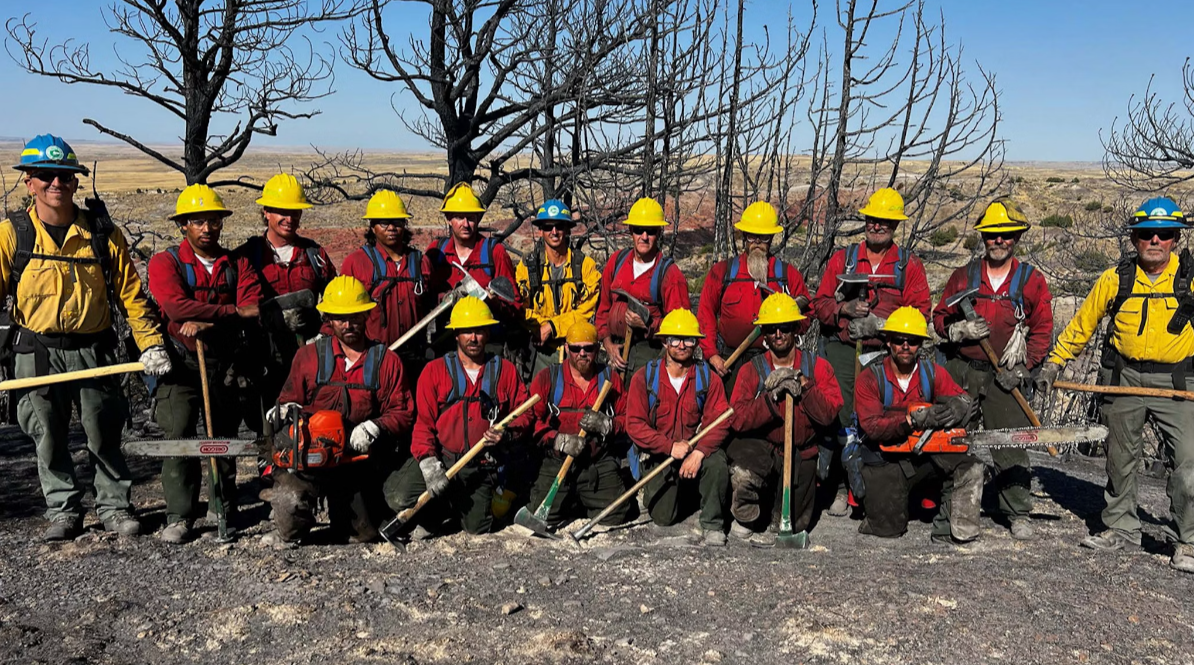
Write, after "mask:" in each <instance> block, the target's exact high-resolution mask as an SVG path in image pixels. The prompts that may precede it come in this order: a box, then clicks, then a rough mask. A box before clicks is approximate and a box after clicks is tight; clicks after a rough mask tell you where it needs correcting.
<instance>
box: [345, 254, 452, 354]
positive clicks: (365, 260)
mask: <svg viewBox="0 0 1194 665" xmlns="http://www.w3.org/2000/svg"><path fill="white" fill-rule="evenodd" d="M378 251H379V252H381V254H382V255H383V256H384V257H385V266H386V276H388V277H409V276H410V267H409V266H408V265H407V257H406V256H405V255H404V256H401V257H399V259H398V261H394V260H393V259H391V258H390V256H389V255H388V254H386V253H385V250H384V249H381V248H380V247H379V248H378ZM418 270H419V272H420V273H422V275H423V282H424V287H423V288H424V292H423V293H422V294H421V295H418V294H416V293H415V282H412V281H407V280H402V281H396V282H391V281H389V280H384V279H379V280H377V281H376V282H374V280H373V262H372V261H370V260H369V255H368V254H366V253H365V250H364V249H358V250H356V251H355V252H353V253H351V254H349V255H348V256H347V257H346V258H345V259H344V264H343V265H342V266H340V272H342V273H343V274H345V275H350V276H352V277H356V278H357V279H359V280H361V283H362V284H364V285H365V288H366V289H368V290H369V295H371V296H372V297H373V299H374V300H375V301H377V307H374V308H373V309H372V310H371V311H370V312H369V319H368V320H367V321H366V322H365V331H366V332H367V333H368V335H369V339H376V340H379V341H381V342H382V343H384V344H387V345H389V344H393V343H394V340H396V339H398V338H399V337H401V336H402V334H403V333H405V332H406V331H407V330H410V328H411V326H413V325H414V324H416V323H418V321H419V320H420V319H422V318H423V317H424V316H426V315H427V312H429V311H431V303H433V302H434V301H435V294H433V293H431V290H432V289H431V259H429V258H427V255H426V254H423V258H422V260H421V262H420V264H419V269H418ZM457 272H459V271H457ZM387 287H388V289H387ZM383 290H386V293H385V295H384V296H382V295H381V292H382V291H383ZM379 296H381V299H380V300H378V298H379Z"/></svg>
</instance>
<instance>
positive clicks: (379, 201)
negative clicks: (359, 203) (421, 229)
mask: <svg viewBox="0 0 1194 665" xmlns="http://www.w3.org/2000/svg"><path fill="white" fill-rule="evenodd" d="M361 219H410V213H408V212H407V211H406V204H405V203H403V202H402V199H400V198H398V195H397V194H395V193H394V192H391V191H390V190H388V189H379V190H377V192H376V193H375V194H374V195H373V196H371V197H369V205H367V206H365V216H364V217H362V218H361Z"/></svg>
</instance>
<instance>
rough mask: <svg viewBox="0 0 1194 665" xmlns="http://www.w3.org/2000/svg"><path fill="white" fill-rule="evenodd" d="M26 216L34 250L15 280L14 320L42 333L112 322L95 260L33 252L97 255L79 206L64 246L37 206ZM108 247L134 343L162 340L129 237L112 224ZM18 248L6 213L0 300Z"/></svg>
mask: <svg viewBox="0 0 1194 665" xmlns="http://www.w3.org/2000/svg"><path fill="white" fill-rule="evenodd" d="M29 218H30V219H31V220H32V221H33V228H34V230H35V231H36V233H37V240H36V242H35V243H34V245H33V254H34V256H33V257H32V258H30V259H29V264H28V265H27V266H26V267H25V271H24V272H23V273H22V274H21V281H20V283H19V284H18V285H17V293H16V297H15V298H14V301H15V307H14V311H13V322H14V323H16V324H17V325H19V326H21V327H23V328H26V329H28V330H31V331H33V332H35V333H42V334H49V333H53V334H62V333H79V334H90V333H98V332H103V331H104V330H107V329H109V328H111V327H112V316H111V313H110V310H109V307H108V287H107V285H106V284H104V274H103V269H102V268H101V267H100V265H99V264H98V263H72V262H70V261H55V260H52V259H43V258H39V257H38V256H37V255H38V254H46V255H50V256H62V257H71V258H80V259H94V258H96V256H95V253H94V252H92V251H91V231H89V230H88V227H87V220H86V217H85V216H84V214H83V211H82V209H79V211H78V213H77V214H76V215H75V221H74V222H73V223H72V224H71V226H70V229H69V230H68V231H67V232H66V239H65V240H64V241H63V243H62V247H58V246H57V245H56V244H55V243H54V240H53V238H51V237H50V234H49V233H47V232H46V229H45V226H44V225H43V224H42V222H41V220H39V219H38V218H37V210H36V206H34V207H31V208H30V209H29ZM108 247H109V251H110V256H111V257H112V281H113V285H112V288H113V291H114V292H115V294H116V295H117V296H118V297H119V298H120V300H121V303H122V304H123V309H124V311H125V313H126V315H127V317H128V322H129V326H130V327H131V328H132V331H133V338H134V339H135V340H136V342H137V346H138V347H140V348H141V350H142V351H144V350H145V349H147V348H149V347H151V346H157V345H160V344H165V339H164V338H163V337H162V333H161V330H160V329H159V328H158V324H157V317H156V316H155V315H154V313H153V311H152V310H151V309H150V306H149V301H148V299H147V298H146V297H145V294H144V292H143V291H142V290H141V277H140V276H139V275H137V269H136V267H135V266H134V265H133V259H132V256H131V255H130V254H129V247H128V241H126V240H125V238H124V234H123V233H121V232H120V229H119V228H116V229H113V231H112V234H111V235H110V236H108ZM16 253H17V234H16V229H15V228H13V224H12V220H8V219H6V220H4V221H3V222H0V300H3V299H4V298H5V297H6V296H7V295H8V289H9V281H10V277H11V276H12V265H13V259H14V258H15V257H16Z"/></svg>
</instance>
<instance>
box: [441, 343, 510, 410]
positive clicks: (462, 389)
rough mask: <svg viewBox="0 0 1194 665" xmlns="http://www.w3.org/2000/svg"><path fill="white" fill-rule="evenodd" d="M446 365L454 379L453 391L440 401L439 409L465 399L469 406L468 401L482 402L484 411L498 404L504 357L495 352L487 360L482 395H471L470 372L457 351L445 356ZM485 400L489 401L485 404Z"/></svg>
mask: <svg viewBox="0 0 1194 665" xmlns="http://www.w3.org/2000/svg"><path fill="white" fill-rule="evenodd" d="M444 365H445V366H446V367H447V368H448V377H449V378H450V379H451V380H452V392H450V393H448V398H447V400H445V401H443V402H440V405H439V410H440V411H441V412H442V411H443V410H444V409H446V408H448V407H449V406H452V405H453V404H455V403H457V402H460V401H463V402H465V406H466V407H467V405H468V402H476V401H480V402H482V405H481V409H482V410H483V411H484V410H485V409H486V407H487V406H488V407H492V406H495V405H496V402H497V400H496V399H495V396H496V395H497V387H498V381H499V380H500V379H501V376H502V357H501V356H499V355H496V354H494V356H493V357H492V358H490V359H489V360H487V361H485V369H484V370H482V372H481V396H480V397H469V396H468V395H466V393H467V392H468V374H467V373H466V372H465V371H464V365H461V364H460V358H459V357H458V356H457V354H456V352H455V351H452V352H451V353H448V354H446V355H445V356H444ZM484 402H488V404H485V403H484Z"/></svg>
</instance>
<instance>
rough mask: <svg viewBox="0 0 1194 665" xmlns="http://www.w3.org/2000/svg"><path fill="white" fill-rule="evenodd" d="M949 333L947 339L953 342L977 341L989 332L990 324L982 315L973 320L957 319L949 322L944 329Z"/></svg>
mask: <svg viewBox="0 0 1194 665" xmlns="http://www.w3.org/2000/svg"><path fill="white" fill-rule="evenodd" d="M946 332H947V333H949V341H951V342H954V343H955V344H956V343H958V342H961V341H965V340H971V341H977V340H980V339H984V338H985V337H987V336H989V335H990V334H991V326H990V324H988V323H987V320H986V319H984V318H983V317H981V316H980V317H978V318H976V319H975V320H973V321H958V322H957V323H951V324H950V325H949V328H947V329H946Z"/></svg>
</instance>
